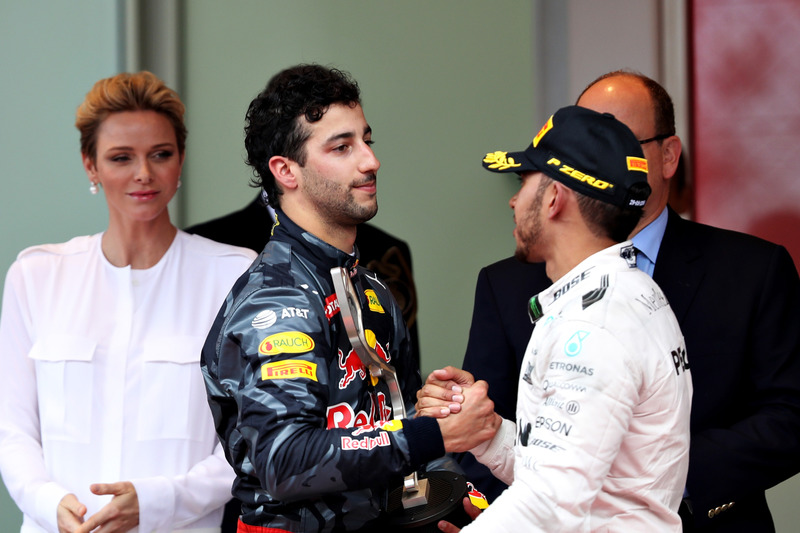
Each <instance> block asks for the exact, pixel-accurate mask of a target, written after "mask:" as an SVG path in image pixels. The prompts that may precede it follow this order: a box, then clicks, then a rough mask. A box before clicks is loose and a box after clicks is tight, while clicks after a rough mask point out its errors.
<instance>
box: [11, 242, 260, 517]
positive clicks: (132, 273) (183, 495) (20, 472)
mask: <svg viewBox="0 0 800 533" xmlns="http://www.w3.org/2000/svg"><path fill="white" fill-rule="evenodd" d="M101 237H102V234H97V235H92V236H86V237H76V238H74V239H72V240H70V241H69V242H66V243H63V244H49V245H42V246H34V247H31V248H28V249H26V250H24V251H22V252H21V253H20V254H19V256H18V257H17V260H16V261H15V262H14V264H13V265H12V266H11V268H10V269H9V271H8V275H7V277H6V283H5V290H4V293H3V307H2V315H1V316H0V472H1V473H2V476H3V481H4V482H5V484H6V486H7V488H8V491H9V493H10V494H11V497H12V498H13V499H14V501H15V502H16V504H17V505H18V506H19V507H20V509H21V510H22V512H23V514H24V521H23V525H22V530H21V531H22V532H24V533H27V532H41V531H53V532H57V531H58V528H57V524H56V508H57V506H58V503H59V502H60V501H61V499H62V498H63V497H64V496H65V495H66V494H68V493H70V492H71V493H74V494H75V495H76V496H77V497H78V500H79V501H80V502H81V503H83V504H85V505H86V506H87V508H88V512H87V513H86V518H88V517H90V516H91V515H92V514H94V513H95V512H97V511H98V510H99V509H100V508H101V507H103V506H104V505H105V504H107V503H108V502H109V501H110V499H111V496H95V495H93V494H92V493H91V492H90V491H89V485H91V484H92V483H111V482H116V481H131V482H132V483H133V484H134V486H135V487H136V492H137V494H138V498H139V508H140V525H139V528H138V529H136V530H134V531H142V532H148V533H149V532H168V531H173V530H176V529H183V528H186V529H201V528H202V529H205V528H218V527H219V524H220V521H221V517H222V507H223V505H224V504H225V502H226V501H227V500H228V499H230V488H231V483H232V481H233V478H234V474H233V471H232V469H231V468H230V466H229V465H228V463H227V462H226V460H225V457H224V454H223V452H222V448H221V446H220V445H219V444H218V443H217V438H216V434H215V432H214V427H213V421H212V418H211V412H210V410H209V407H208V404H207V401H206V394H205V388H204V385H203V378H202V375H201V373H200V365H199V360H200V351H201V348H202V345H203V343H204V342H205V338H206V334H207V332H208V330H209V329H210V327H211V323H212V322H213V320H214V317H215V316H216V314H217V311H218V310H219V308H220V306H221V304H222V302H223V301H224V299H225V297H226V295H227V293H228V291H229V289H230V288H231V286H232V285H233V283H234V281H235V280H236V279H237V278H238V276H239V275H241V274H242V273H243V272H244V271H245V270H246V269H247V267H248V266H249V265H250V263H251V262H252V260H253V258H254V257H255V253H254V252H252V251H251V250H247V249H244V248H237V247H232V246H228V245H223V244H219V243H216V242H214V241H210V240H208V239H205V238H203V237H199V236H195V235H188V234H186V233H184V232H182V231H179V232H178V234H177V235H176V237H175V240H174V241H173V243H172V245H171V246H170V248H169V250H168V251H167V253H166V254H165V255H164V257H162V258H161V260H160V261H159V262H158V264H156V265H155V266H153V267H152V268H149V269H146V270H132V269H131V268H129V267H124V268H118V267H115V266H113V265H111V264H110V263H109V262H108V261H107V260H106V259H105V257H104V255H103V253H102V251H101V248H100V243H101Z"/></svg>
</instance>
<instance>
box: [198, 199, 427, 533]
mask: <svg viewBox="0 0 800 533" xmlns="http://www.w3.org/2000/svg"><path fill="white" fill-rule="evenodd" d="M273 222H274V221H273V220H271V219H270V216H269V211H267V209H266V207H265V206H264V205H263V204H262V203H261V199H260V197H257V198H256V199H255V200H253V201H252V202H250V203H249V204H248V205H247V206H246V207H245V208H243V209H240V210H239V211H235V212H233V213H230V214H227V215H224V216H222V217H219V218H215V219H213V220H210V221H208V222H203V223H201V224H196V225H194V226H191V227H189V228H186V230H185V231H187V232H189V233H196V234H198V235H202V236H203V237H207V238H209V239H212V240H215V241H217V242H223V243H226V244H232V245H234V246H243V247H245V248H250V249H251V250H255V251H256V252H258V253H261V251H262V250H263V249H264V246H266V244H267V242H268V241H269V236H270V230H271V228H272V224H273ZM356 248H358V252H359V260H360V262H361V264H362V265H364V266H366V267H367V268H369V269H370V270H372V271H373V272H375V273H376V274H378V275H379V276H380V277H381V279H382V280H383V281H385V282H386V285H387V286H388V287H389V289H390V290H391V291H392V294H393V295H394V297H395V299H396V300H397V303H398V304H399V305H400V308H401V309H402V311H403V318H404V319H405V321H406V324H407V325H408V328H409V333H410V336H411V350H412V353H413V355H414V357H415V358H416V360H417V364H419V338H418V336H417V324H416V319H417V292H416V289H415V287H414V278H413V276H412V273H411V251H410V250H409V248H408V245H407V244H406V243H405V242H403V241H401V240H400V239H397V238H396V237H393V236H392V235H390V234H388V233H386V232H385V231H383V230H381V229H379V228H377V227H375V226H373V225H371V224H367V223H365V224H361V225H360V226H359V228H358V234H357V236H356ZM240 509H241V506H240V503H239V502H238V501H237V500H231V501H230V502H229V503H228V505H227V506H226V508H225V516H223V519H222V533H235V531H236V523H237V521H238V516H239V513H240Z"/></svg>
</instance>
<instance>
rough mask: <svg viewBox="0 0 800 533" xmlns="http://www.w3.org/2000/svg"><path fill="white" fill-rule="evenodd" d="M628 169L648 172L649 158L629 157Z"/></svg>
mask: <svg viewBox="0 0 800 533" xmlns="http://www.w3.org/2000/svg"><path fill="white" fill-rule="evenodd" d="M627 160H628V170H638V171H639V172H644V173H645V174H647V159H644V158H641V157H631V156H628V157H627Z"/></svg>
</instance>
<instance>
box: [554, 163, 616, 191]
mask: <svg viewBox="0 0 800 533" xmlns="http://www.w3.org/2000/svg"><path fill="white" fill-rule="evenodd" d="M547 164H548V165H550V166H552V167H558V171H559V172H561V173H562V174H566V175H567V176H569V177H570V178H574V179H576V180H578V181H580V182H583V183H585V184H587V185H589V186H590V187H594V188H595V189H598V190H601V191H604V190H606V189H613V188H614V184H613V183H609V182H607V181H603V180H601V179H598V178H595V177H594V176H590V175H589V174H584V173H583V172H581V171H580V170H578V169H577V168H573V167H571V166H569V165H563V164H561V160H559V159H557V158H555V157H551V158H550V159H548V160H547Z"/></svg>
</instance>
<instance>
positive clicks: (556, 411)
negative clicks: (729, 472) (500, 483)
mask: <svg viewBox="0 0 800 533" xmlns="http://www.w3.org/2000/svg"><path fill="white" fill-rule="evenodd" d="M564 327H565V326H561V328H564ZM588 328H591V326H584V329H588ZM568 331H569V334H568V335H564V334H561V335H559V334H555V335H552V336H550V337H549V338H551V339H553V340H554V341H555V342H553V343H549V342H548V343H547V344H548V345H551V344H552V346H543V347H542V348H543V349H540V350H539V354H547V353H555V352H559V351H560V350H558V349H556V348H554V346H556V345H558V346H559V348H560V347H561V346H563V344H564V341H565V340H566V339H567V338H568V337H569V335H571V334H572V333H573V332H574V329H570V330H568ZM590 331H591V336H592V337H593V338H592V340H593V342H592V343H584V346H583V350H582V352H581V360H582V361H583V362H585V364H586V365H589V366H591V367H592V369H593V372H592V375H591V376H589V375H586V374H583V373H577V372H569V371H566V370H564V369H563V368H561V367H559V366H558V365H554V367H553V368H551V366H550V365H549V362H548V360H547V358H546V357H545V358H544V359H545V362H544V364H542V362H537V363H536V369H534V370H533V372H534V374H536V375H535V378H534V379H533V385H527V384H526V383H522V382H521V383H520V405H519V406H518V411H517V412H518V418H520V419H519V420H518V421H517V440H518V443H517V445H516V447H515V465H514V480H513V483H512V485H511V486H510V487H509V488H508V489H507V490H506V491H505V492H504V493H503V494H502V495H501V496H500V497H499V498H498V499H497V500H496V501H495V502H494V503H493V504H492V505H490V506H489V508H488V509H486V511H484V512H483V513H482V514H481V516H479V517H478V519H477V520H476V521H475V522H473V523H472V524H470V525H469V526H467V527H466V528H464V529H463V531H464V533H475V532H480V531H486V532H492V533H496V532H516V531H521V530H524V531H530V532H543V533H544V532H547V531H584V530H588V526H589V524H588V519H589V516H590V514H589V511H590V508H591V505H592V502H593V501H594V500H595V498H596V497H597V494H598V493H599V491H600V490H601V488H602V484H603V481H604V479H605V477H606V475H607V473H608V471H609V469H610V467H611V464H612V463H613V461H614V459H615V457H616V456H617V453H618V451H619V447H620V444H621V442H622V439H623V437H624V435H625V433H626V431H627V428H628V425H629V423H630V420H631V417H632V415H633V409H634V406H635V404H636V401H637V398H638V390H639V387H640V382H641V378H638V377H637V376H638V375H639V374H638V371H637V370H635V368H634V367H633V366H632V365H634V364H635V363H634V360H633V359H632V358H631V357H630V355H629V354H628V353H627V351H626V349H625V347H624V346H622V345H621V344H620V342H618V340H617V339H616V338H614V337H613V336H612V335H611V334H610V333H608V331H607V330H605V329H601V328H595V329H590ZM561 332H562V333H566V330H564V329H561ZM553 333H556V332H553ZM551 348H552V349H551ZM561 353H563V352H561ZM556 357H558V356H556ZM554 359H555V357H552V358H551V359H550V360H554ZM531 371H532V370H531V368H530V367H529V368H527V369H526V368H523V374H526V373H530V372H531ZM537 372H538V374H537ZM523 379H524V378H523ZM542 384H546V385H544V386H543V385H542ZM523 385H526V387H537V386H538V387H543V388H544V389H545V390H546V392H548V393H551V394H543V395H541V394H540V395H539V398H541V401H540V402H539V403H538V405H530V404H528V403H525V402H526V394H525V392H524V391H523ZM553 393H554V394H553ZM556 394H557V395H558V402H559V403H560V402H563V403H564V404H566V402H577V403H579V404H580V410H579V412H578V413H576V414H573V415H570V416H566V415H565V412H564V410H563V409H561V408H559V407H558V406H557V404H556V403H555V402H547V401H546V399H547V398H551V397H553V396H555V395H556ZM528 400H530V398H528Z"/></svg>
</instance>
